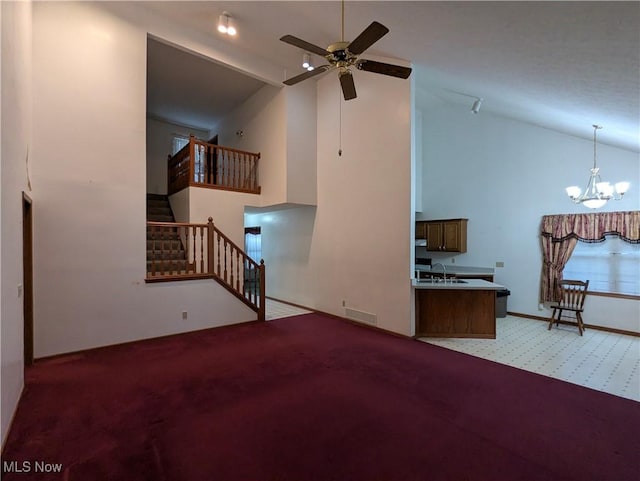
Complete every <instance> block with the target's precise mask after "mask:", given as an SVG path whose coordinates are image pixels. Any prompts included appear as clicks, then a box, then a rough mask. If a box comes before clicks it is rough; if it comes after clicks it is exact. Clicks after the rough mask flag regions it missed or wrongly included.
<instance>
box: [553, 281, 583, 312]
mask: <svg viewBox="0 0 640 481" xmlns="http://www.w3.org/2000/svg"><path fill="white" fill-rule="evenodd" d="M559 287H560V300H559V301H558V304H559V305H560V306H561V307H562V308H564V309H571V310H574V311H582V309H583V307H584V299H585V297H586V296H587V287H589V281H588V280H587V281H574V280H569V279H564V280H562V281H560V283H559Z"/></svg>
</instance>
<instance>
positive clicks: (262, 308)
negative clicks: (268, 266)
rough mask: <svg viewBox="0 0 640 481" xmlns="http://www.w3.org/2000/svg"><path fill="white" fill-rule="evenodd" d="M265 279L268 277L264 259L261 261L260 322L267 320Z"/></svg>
mask: <svg viewBox="0 0 640 481" xmlns="http://www.w3.org/2000/svg"><path fill="white" fill-rule="evenodd" d="M265 278H266V275H265V266H264V259H260V308H259V310H258V320H259V321H265V320H266V308H267V299H266V297H265V293H266V289H265Z"/></svg>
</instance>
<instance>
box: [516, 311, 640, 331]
mask: <svg viewBox="0 0 640 481" xmlns="http://www.w3.org/2000/svg"><path fill="white" fill-rule="evenodd" d="M507 314H509V315H510V316H516V317H523V318H525V319H534V320H536V321H543V322H549V318H548V317H542V316H534V315H532V314H523V313H521V312H511V311H507ZM560 324H565V325H567V326H576V327H577V326H578V325H577V324H576V323H575V322H569V321H565V320H562V321H560ZM584 327H586V328H588V329H594V330H596V331H605V332H613V333H615V334H624V335H626V336H633V337H640V332H635V331H626V330H624V329H616V328H614V327H605V326H596V325H593V324H585V325H584Z"/></svg>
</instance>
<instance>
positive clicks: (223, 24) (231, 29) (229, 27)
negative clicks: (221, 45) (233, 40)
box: [218, 12, 237, 37]
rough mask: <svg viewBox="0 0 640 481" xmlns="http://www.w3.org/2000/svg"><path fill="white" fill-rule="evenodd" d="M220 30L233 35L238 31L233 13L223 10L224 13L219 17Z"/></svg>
mask: <svg viewBox="0 0 640 481" xmlns="http://www.w3.org/2000/svg"><path fill="white" fill-rule="evenodd" d="M218 32H220V33H226V34H227V35H231V36H232V37H233V36H234V35H235V34H236V33H237V30H236V27H235V26H234V25H233V21H232V20H231V15H230V14H229V13H228V12H222V15H220V17H218Z"/></svg>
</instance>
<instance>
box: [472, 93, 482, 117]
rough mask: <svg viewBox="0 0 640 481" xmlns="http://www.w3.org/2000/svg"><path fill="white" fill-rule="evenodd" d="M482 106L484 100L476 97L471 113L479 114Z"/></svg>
mask: <svg viewBox="0 0 640 481" xmlns="http://www.w3.org/2000/svg"><path fill="white" fill-rule="evenodd" d="M481 105H482V99H481V98H479V97H476V100H475V102H473V106H472V107H471V112H473V113H474V114H477V113H478V112H480V106H481Z"/></svg>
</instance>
